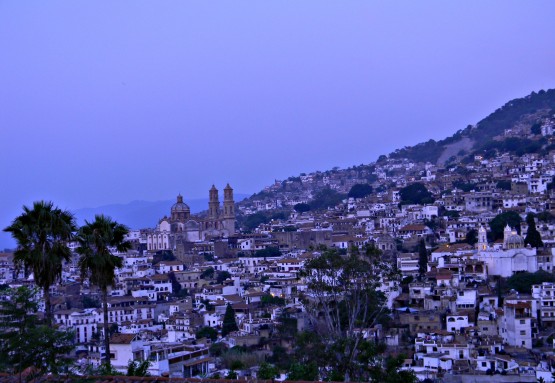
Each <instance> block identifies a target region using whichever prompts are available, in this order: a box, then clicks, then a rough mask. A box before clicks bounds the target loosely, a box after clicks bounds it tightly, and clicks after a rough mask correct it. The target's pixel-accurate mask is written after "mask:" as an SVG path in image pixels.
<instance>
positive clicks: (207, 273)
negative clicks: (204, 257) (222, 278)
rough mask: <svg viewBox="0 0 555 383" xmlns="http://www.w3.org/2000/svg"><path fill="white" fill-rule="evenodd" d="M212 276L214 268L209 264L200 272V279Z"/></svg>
mask: <svg viewBox="0 0 555 383" xmlns="http://www.w3.org/2000/svg"><path fill="white" fill-rule="evenodd" d="M212 277H214V268H213V267H212V266H210V267H209V268H207V269H206V270H204V271H203V272H202V273H201V274H200V279H212Z"/></svg>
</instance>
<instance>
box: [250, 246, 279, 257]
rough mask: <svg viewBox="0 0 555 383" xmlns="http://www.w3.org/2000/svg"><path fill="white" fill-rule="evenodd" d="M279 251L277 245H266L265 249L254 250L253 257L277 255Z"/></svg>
mask: <svg viewBox="0 0 555 383" xmlns="http://www.w3.org/2000/svg"><path fill="white" fill-rule="evenodd" d="M280 255H281V251H279V249H278V248H277V247H267V248H265V249H261V250H256V252H255V253H254V256H255V257H279V256H280Z"/></svg>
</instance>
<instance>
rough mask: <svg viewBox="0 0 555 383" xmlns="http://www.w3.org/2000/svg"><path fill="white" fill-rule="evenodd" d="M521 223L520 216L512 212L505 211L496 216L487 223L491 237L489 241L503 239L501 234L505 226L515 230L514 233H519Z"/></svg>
mask: <svg viewBox="0 0 555 383" xmlns="http://www.w3.org/2000/svg"><path fill="white" fill-rule="evenodd" d="M521 222H522V218H520V215H518V213H517V212H514V211H507V212H505V213H501V214H498V215H496V216H495V218H493V219H492V220H491V222H490V223H489V227H490V230H491V231H490V232H489V235H490V236H491V240H492V241H497V240H498V239H503V234H504V233H503V232H504V230H505V227H506V226H507V225H509V227H510V228H513V229H516V231H517V232H518V233H520V223H521Z"/></svg>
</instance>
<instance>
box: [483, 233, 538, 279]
mask: <svg viewBox="0 0 555 383" xmlns="http://www.w3.org/2000/svg"><path fill="white" fill-rule="evenodd" d="M476 247H477V251H476V253H475V254H474V258H475V259H477V260H480V261H483V262H484V263H485V264H486V266H487V272H488V275H498V276H501V277H510V276H511V275H513V274H514V273H517V272H521V271H527V272H530V273H535V272H536V271H538V270H539V265H538V264H539V262H538V255H537V252H536V248H533V247H531V246H530V245H528V246H524V239H523V238H522V237H521V236H520V235H518V234H517V232H516V230H514V229H511V228H510V227H509V225H507V226H506V227H505V230H504V232H503V245H502V246H500V244H494V245H493V246H490V245H489V244H488V240H487V233H486V229H485V228H484V226H480V229H479V230H478V243H477V244H476Z"/></svg>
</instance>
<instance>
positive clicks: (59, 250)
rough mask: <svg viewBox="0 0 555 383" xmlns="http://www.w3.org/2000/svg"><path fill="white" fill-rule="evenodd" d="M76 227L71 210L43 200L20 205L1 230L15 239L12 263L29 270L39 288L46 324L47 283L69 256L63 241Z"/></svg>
mask: <svg viewBox="0 0 555 383" xmlns="http://www.w3.org/2000/svg"><path fill="white" fill-rule="evenodd" d="M76 230H77V226H76V224H75V219H74V218H73V215H72V214H71V213H69V212H68V211H64V210H61V209H59V208H57V207H55V206H54V204H53V203H52V202H45V201H39V202H35V203H33V207H32V208H28V207H27V206H23V213H22V214H21V215H20V216H18V217H16V218H15V219H14V221H13V222H12V224H11V225H10V226H8V227H6V228H5V229H4V231H5V232H8V233H10V234H11V235H12V237H13V238H14V239H15V240H16V242H17V250H16V251H15V253H14V262H15V264H16V266H17V267H20V266H24V268H25V271H29V272H32V273H33V277H34V280H35V283H36V285H37V286H39V287H40V288H41V289H42V290H43V294H44V301H45V308H46V323H47V324H48V325H49V326H51V325H52V305H51V303H50V286H52V285H53V284H54V283H56V281H58V280H59V279H60V277H61V275H62V264H63V262H64V261H69V260H70V259H71V251H70V250H69V248H68V246H67V244H68V242H69V241H71V240H72V239H73V235H74V232H75V231H76Z"/></svg>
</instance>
